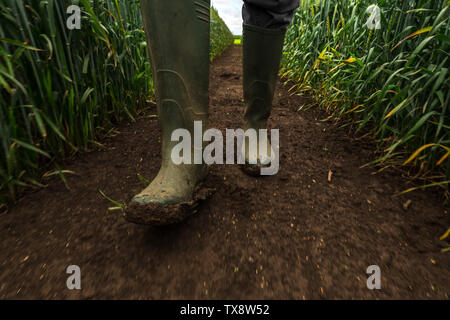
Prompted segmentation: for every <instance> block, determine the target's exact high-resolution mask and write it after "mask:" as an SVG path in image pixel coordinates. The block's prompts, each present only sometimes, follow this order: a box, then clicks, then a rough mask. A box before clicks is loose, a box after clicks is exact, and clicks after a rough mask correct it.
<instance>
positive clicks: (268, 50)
mask: <svg viewBox="0 0 450 320" xmlns="http://www.w3.org/2000/svg"><path fill="white" fill-rule="evenodd" d="M285 34H286V31H285V30H278V29H264V28H260V27H255V26H250V25H245V24H244V31H243V85H244V101H245V105H246V109H245V115H244V120H245V126H246V129H247V128H254V129H260V128H265V127H266V123H267V119H268V118H269V116H270V112H271V109H272V102H273V96H274V92H275V87H276V83H277V79H278V71H279V68H280V60H281V53H282V49H283V44H284V37H285Z"/></svg>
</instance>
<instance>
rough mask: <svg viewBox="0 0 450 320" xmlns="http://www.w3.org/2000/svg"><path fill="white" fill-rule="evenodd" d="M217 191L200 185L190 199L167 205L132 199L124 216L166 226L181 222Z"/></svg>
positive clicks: (127, 218) (144, 222)
mask: <svg viewBox="0 0 450 320" xmlns="http://www.w3.org/2000/svg"><path fill="white" fill-rule="evenodd" d="M215 191H216V189H214V188H209V187H206V186H205V185H200V186H198V187H197V188H196V190H195V192H194V194H193V196H192V199H191V200H190V201H185V202H179V203H169V204H166V205H161V204H159V203H138V202H135V201H132V202H131V203H130V204H129V205H127V206H126V207H125V210H124V214H123V216H124V218H125V220H127V221H128V222H131V223H136V224H142V225H150V226H164V225H169V224H175V223H179V222H181V221H183V220H185V219H186V218H188V217H190V216H192V215H193V214H194V213H195V212H194V210H195V206H196V205H197V204H199V203H200V202H202V201H205V200H207V199H209V198H211V197H212V195H213V194H214V193H215Z"/></svg>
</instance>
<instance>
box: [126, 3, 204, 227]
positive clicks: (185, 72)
mask: <svg viewBox="0 0 450 320" xmlns="http://www.w3.org/2000/svg"><path fill="white" fill-rule="evenodd" d="M141 12H142V16H143V20H144V27H145V32H146V36H147V42H148V45H149V46H148V47H149V51H150V58H151V66H152V73H153V79H154V83H155V90H156V102H157V108H158V116H159V125H160V127H161V131H162V165H161V169H160V171H159V173H158V175H157V176H156V178H155V179H154V180H153V181H152V183H151V184H150V185H149V186H148V187H147V188H146V189H145V190H143V191H142V192H141V193H139V194H138V195H136V196H135V197H134V198H133V199H132V200H131V202H130V203H129V204H128V205H127V206H126V208H125V210H124V217H125V219H126V220H128V221H129V222H133V223H138V224H146V225H165V224H171V223H176V222H180V221H182V220H183V219H185V218H186V217H187V216H189V215H190V214H191V213H192V212H193V209H192V206H193V205H194V204H195V203H196V202H197V200H199V199H202V198H205V197H206V196H207V193H208V190H206V191H205V190H204V189H202V188H201V184H202V182H203V180H204V179H205V178H206V176H207V173H208V168H207V166H206V165H204V164H194V160H193V159H192V161H191V162H190V164H180V165H176V164H175V163H174V162H173V161H172V159H171V154H172V149H173V147H174V146H175V145H177V144H178V143H179V142H178V141H175V142H172V141H171V136H172V133H173V131H174V130H176V129H187V130H188V131H189V132H190V133H191V137H192V139H191V141H193V138H194V121H201V122H202V127H203V130H204V128H206V127H207V117H208V104H209V93H208V89H209V43H210V38H209V36H210V22H209V21H210V20H209V18H210V1H209V0H170V1H167V0H141ZM202 134H203V132H202ZM148 139H156V137H148ZM191 145H192V146H193V145H194V143H193V142H191ZM200 149H201V147H200ZM194 151H195V150H194V148H192V151H191V153H192V157H193V155H194ZM202 163H203V161H202Z"/></svg>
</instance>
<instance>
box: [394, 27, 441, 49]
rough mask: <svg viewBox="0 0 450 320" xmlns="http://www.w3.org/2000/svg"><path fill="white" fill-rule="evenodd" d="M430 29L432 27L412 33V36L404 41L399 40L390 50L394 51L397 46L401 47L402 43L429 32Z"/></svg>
mask: <svg viewBox="0 0 450 320" xmlns="http://www.w3.org/2000/svg"><path fill="white" fill-rule="evenodd" d="M431 29H433V27H427V28H423V29H420V30H418V31H416V32H414V33H412V34H410V35H409V36H407V37H406V38H405V39H403V40H401V41H400V42H399V43H397V44H396V45H395V47H393V48H392V49H391V51H394V50H395V48H397V47H398V46H399V45H401V44H402V43H403V42H404V41H406V40H408V39H409V38H412V37H415V36H417V35H419V34H421V33H425V32H430V31H431Z"/></svg>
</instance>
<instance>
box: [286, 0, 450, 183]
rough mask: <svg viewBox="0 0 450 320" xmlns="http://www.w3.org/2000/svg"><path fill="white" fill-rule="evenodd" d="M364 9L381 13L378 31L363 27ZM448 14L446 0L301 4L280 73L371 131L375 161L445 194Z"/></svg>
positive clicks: (448, 172) (449, 137)
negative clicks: (410, 173)
mask: <svg viewBox="0 0 450 320" xmlns="http://www.w3.org/2000/svg"><path fill="white" fill-rule="evenodd" d="M371 4H376V5H378V6H379V7H380V9H381V29H379V30H369V28H367V26H366V21H367V20H368V18H369V15H368V14H367V13H366V10H367V8H368V7H369V5H371ZM449 17H450V15H449V2H448V1H446V0H436V1H429V0H389V1H387V0H378V1H366V0H334V1H330V0H320V1H308V0H302V1H301V5H300V8H299V9H298V10H297V12H296V14H295V18H294V22H293V24H292V25H291V27H290V28H289V30H288V32H287V37H286V44H285V48H284V55H283V70H282V72H283V74H284V76H285V77H286V78H287V79H289V80H290V81H291V82H293V83H294V87H292V90H294V92H308V93H312V95H313V97H314V98H315V101H316V102H317V104H318V105H319V106H322V107H324V108H327V110H328V111H329V112H330V113H331V114H332V116H333V117H334V118H335V119H339V120H342V121H343V123H345V124H346V125H353V126H354V127H355V128H356V131H358V130H362V129H364V130H368V131H369V132H370V133H371V134H373V135H374V136H375V137H376V138H377V139H378V141H379V143H378V148H379V151H380V152H381V156H380V157H379V158H378V159H377V160H376V161H375V162H374V163H375V164H379V165H381V166H383V167H387V166H406V165H407V166H408V168H409V169H413V171H416V172H415V174H416V175H417V176H420V177H424V178H423V179H425V180H428V181H427V184H426V186H440V187H443V188H445V189H447V190H448V182H449V178H450V160H449V154H450V113H449V99H450V90H449V89H450V84H449V79H450V73H449V66H450V63H449V53H450V47H449V43H450V37H449V30H450V19H449ZM436 172H437V174H436ZM427 177H431V178H430V179H428V178H427Z"/></svg>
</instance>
